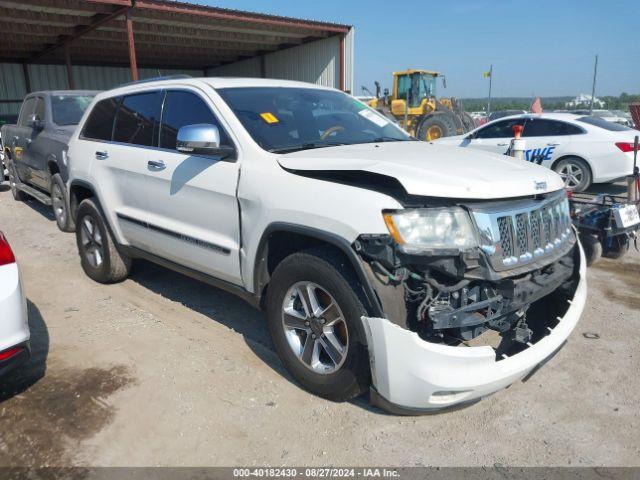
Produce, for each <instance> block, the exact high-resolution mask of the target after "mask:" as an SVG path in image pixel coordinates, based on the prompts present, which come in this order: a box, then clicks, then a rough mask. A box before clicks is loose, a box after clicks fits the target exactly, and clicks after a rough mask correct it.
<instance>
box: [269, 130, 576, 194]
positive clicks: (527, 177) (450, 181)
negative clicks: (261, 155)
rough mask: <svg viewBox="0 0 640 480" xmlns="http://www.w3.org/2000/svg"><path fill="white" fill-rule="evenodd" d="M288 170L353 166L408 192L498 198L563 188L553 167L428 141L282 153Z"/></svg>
mask: <svg viewBox="0 0 640 480" xmlns="http://www.w3.org/2000/svg"><path fill="white" fill-rule="evenodd" d="M278 162H279V163H280V165H281V166H282V167H284V168H286V169H289V170H303V171H314V170H315V171H339V170H352V171H353V170H355V171H358V170H360V171H365V172H372V173H377V174H380V175H387V176H389V177H394V178H396V179H397V180H398V181H399V182H400V183H401V184H402V186H403V187H404V188H405V190H406V191H407V193H409V194H411V195H421V196H431V197H444V198H468V199H479V200H480V199H500V198H511V197H522V196H526V195H534V194H540V193H547V192H554V191H557V190H560V189H562V188H564V183H563V181H562V179H561V178H560V176H559V175H557V174H556V173H555V172H553V171H551V170H549V169H547V168H544V167H541V166H539V165H533V164H531V163H529V162H525V161H522V160H516V159H514V158H511V157H507V156H505V155H496V154H493V153H488V152H482V151H478V150H468V149H463V148H457V147H449V146H441V145H433V144H429V143H426V142H386V143H377V144H363V145H346V146H339V147H327V148H318V149H313V150H303V151H300V152H294V153H289V154H286V155H282V156H281V157H280V158H279V159H278Z"/></svg>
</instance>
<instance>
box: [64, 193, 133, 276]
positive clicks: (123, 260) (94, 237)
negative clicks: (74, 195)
mask: <svg viewBox="0 0 640 480" xmlns="http://www.w3.org/2000/svg"><path fill="white" fill-rule="evenodd" d="M76 226H77V227H76V242H77V244H78V253H79V254H80V263H81V265H82V269H83V270H84V273H86V274H87V276H88V277H89V278H91V279H93V280H95V281H96V282H99V283H116V282H121V281H122V280H124V279H125V278H127V276H128V275H129V271H130V270H131V259H130V258H129V257H127V256H126V255H123V254H122V253H120V251H119V250H118V249H117V247H116V244H115V243H114V241H113V238H112V237H111V234H110V233H109V230H108V228H107V224H106V222H105V220H104V218H103V216H102V212H100V209H98V207H97V206H96V204H95V202H94V201H93V199H90V198H89V199H85V200H83V201H82V202H81V203H80V205H79V206H78V213H77V216H76Z"/></svg>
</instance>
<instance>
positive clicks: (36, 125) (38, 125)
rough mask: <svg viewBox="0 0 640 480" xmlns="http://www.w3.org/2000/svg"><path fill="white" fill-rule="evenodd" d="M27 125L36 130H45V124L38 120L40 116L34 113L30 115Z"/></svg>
mask: <svg viewBox="0 0 640 480" xmlns="http://www.w3.org/2000/svg"><path fill="white" fill-rule="evenodd" d="M27 124H28V125H29V126H30V127H31V128H33V129H34V130H42V129H44V122H43V121H42V120H40V119H39V118H38V115H36V114H35V113H32V114H31V115H29V121H28V122H27Z"/></svg>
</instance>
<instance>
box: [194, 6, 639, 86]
mask: <svg viewBox="0 0 640 480" xmlns="http://www.w3.org/2000/svg"><path fill="white" fill-rule="evenodd" d="M189 1H194V0H189ZM195 2H196V3H201V4H207V5H211V6H217V7H224V8H233V9H238V10H249V11H254V12H260V13H270V14H275V15H283V16H292V17H298V18H307V19H313V20H322V21H329V22H337V23H344V24H348V25H353V26H355V32H356V34H355V83H354V89H355V91H354V92H353V93H354V94H355V95H360V94H362V90H361V85H365V86H367V87H368V88H369V89H370V90H372V91H374V84H373V82H374V81H375V80H378V81H380V83H381V84H382V85H383V87H385V86H386V87H390V86H391V72H392V71H394V70H404V69H406V68H425V69H429V70H437V71H441V72H443V73H444V74H445V75H446V77H447V88H446V90H443V88H442V84H441V83H440V84H439V85H438V88H439V89H440V93H439V94H440V95H442V96H456V97H459V98H475V97H485V96H486V95H487V92H488V88H489V81H488V79H486V78H483V76H482V73H483V72H484V71H487V70H488V69H489V66H490V65H493V71H494V75H493V93H492V95H493V96H495V97H510V96H518V97H533V96H537V95H540V96H565V95H577V94H579V93H588V94H590V93H591V83H592V80H593V64H594V57H595V55H596V54H598V55H599V60H598V76H597V85H596V96H598V95H619V94H620V93H622V92H627V93H640V37H639V36H638V29H637V28H635V32H634V28H633V26H634V23H637V21H636V22H634V21H632V20H631V17H632V16H635V17H636V19H637V18H638V14H639V13H640V1H639V0H555V1H551V0H529V1H528V2H525V1H516V0H448V1H442V0H438V1H434V0H422V1H417V0H416V1H414V0H405V1H403V2H397V3H396V2H393V1H379V0H369V1H366V2H365V1H361V0H322V1H318V0H315V1H312V0H269V1H266V0H195Z"/></svg>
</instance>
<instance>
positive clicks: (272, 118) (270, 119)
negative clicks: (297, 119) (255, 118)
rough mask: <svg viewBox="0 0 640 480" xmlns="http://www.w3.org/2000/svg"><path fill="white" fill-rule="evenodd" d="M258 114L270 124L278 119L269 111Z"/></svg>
mask: <svg viewBox="0 0 640 480" xmlns="http://www.w3.org/2000/svg"><path fill="white" fill-rule="evenodd" d="M260 116H261V117H262V119H263V120H264V121H265V122H267V123H269V124H271V123H278V122H279V121H280V120H278V118H277V117H276V116H275V115H274V114H273V113H271V112H263V113H261V114H260Z"/></svg>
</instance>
